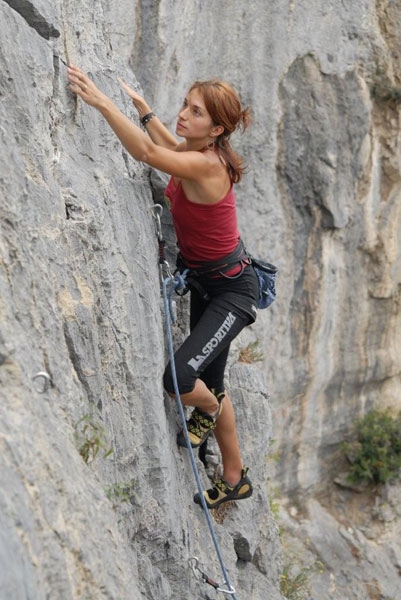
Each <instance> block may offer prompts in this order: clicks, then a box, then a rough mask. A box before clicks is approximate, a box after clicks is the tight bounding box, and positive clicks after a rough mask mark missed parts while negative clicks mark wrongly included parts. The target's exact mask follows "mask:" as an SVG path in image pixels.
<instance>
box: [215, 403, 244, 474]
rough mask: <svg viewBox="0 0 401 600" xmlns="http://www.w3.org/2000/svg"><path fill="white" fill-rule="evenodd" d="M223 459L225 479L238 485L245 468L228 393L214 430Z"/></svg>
mask: <svg viewBox="0 0 401 600" xmlns="http://www.w3.org/2000/svg"><path fill="white" fill-rule="evenodd" d="M214 435H215V438H216V441H217V443H218V445H219V449H220V452H221V458H222V461H223V479H224V481H226V482H227V483H228V484H229V485H236V484H237V483H238V481H239V480H240V479H241V472H242V468H243V464H242V459H241V452H240V447H239V441H238V435H237V427H236V425H235V414H234V409H233V405H232V402H231V399H230V397H229V396H228V394H227V393H226V394H225V396H224V400H223V410H222V412H221V415H220V417H219V418H218V419H217V422H216V429H215V430H214Z"/></svg>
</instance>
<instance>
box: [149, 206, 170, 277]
mask: <svg viewBox="0 0 401 600" xmlns="http://www.w3.org/2000/svg"><path fill="white" fill-rule="evenodd" d="M150 210H151V211H152V217H153V219H154V221H155V228H156V235H157V241H158V244H159V271H160V280H161V282H162V281H163V271H164V269H165V271H166V273H167V276H168V277H170V279H174V276H173V274H172V272H171V269H170V265H169V263H168V261H167V259H166V255H165V252H164V248H165V246H166V242H165V241H164V239H163V233H162V222H161V216H162V214H163V207H162V205H161V204H154V205H153V206H152V207H151V209H150Z"/></svg>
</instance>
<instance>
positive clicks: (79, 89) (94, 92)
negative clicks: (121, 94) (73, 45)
mask: <svg viewBox="0 0 401 600" xmlns="http://www.w3.org/2000/svg"><path fill="white" fill-rule="evenodd" d="M68 79H69V82H70V90H71V92H72V93H73V94H75V95H76V96H79V97H80V98H82V100H83V101H84V102H86V104H89V106H94V107H95V108H98V107H99V106H100V104H101V103H102V102H104V100H105V99H107V96H105V95H104V94H103V93H102V92H101V91H100V90H99V89H98V88H97V87H96V86H95V84H94V83H93V81H92V80H91V79H89V77H88V76H87V75H85V73H84V72H83V71H81V69H79V68H78V67H75V66H74V65H71V64H69V65H68Z"/></svg>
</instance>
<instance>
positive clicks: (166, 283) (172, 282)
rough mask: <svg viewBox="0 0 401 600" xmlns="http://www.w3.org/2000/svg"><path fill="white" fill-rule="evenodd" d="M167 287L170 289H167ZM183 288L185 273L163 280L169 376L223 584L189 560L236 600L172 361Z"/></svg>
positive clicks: (220, 589)
mask: <svg viewBox="0 0 401 600" xmlns="http://www.w3.org/2000/svg"><path fill="white" fill-rule="evenodd" d="M169 287H170V289H168V288H169ZM184 287H185V273H183V274H180V273H177V274H176V275H175V276H169V277H166V278H165V279H163V305H164V315H165V322H166V333H167V343H168V351H169V356H170V365H171V375H172V379H173V385H174V392H175V397H176V400H177V406H178V411H179V413H180V417H181V421H182V429H183V432H184V437H185V442H186V445H187V448H188V452H189V457H190V460H191V465H192V470H193V472H194V475H195V479H196V484H197V487H198V491H199V496H200V500H201V504H202V508H203V511H204V514H205V517H206V521H207V524H208V527H209V530H210V535H211V537H212V540H213V543H214V546H215V549H216V553H217V557H218V559H219V562H220V567H221V571H222V573H223V577H224V583H223V584H218V583H217V582H215V581H213V579H211V578H210V577H208V576H207V575H206V574H205V573H204V572H203V571H201V569H200V568H199V566H198V562H199V561H198V559H197V558H196V557H193V558H192V559H190V563H191V562H192V563H193V564H192V569H193V571H194V573H195V570H198V571H199V573H200V574H201V577H202V581H204V582H205V583H208V584H209V585H211V586H212V587H214V589H215V590H216V591H218V592H222V593H223V594H228V595H230V596H231V597H232V598H233V599H234V600H236V596H235V589H234V588H233V587H232V585H231V584H230V580H229V577H228V573H227V569H226V567H225V564H224V560H223V557H222V554H221V550H220V546H219V543H218V540H217V537H216V533H215V531H214V528H213V523H212V519H211V516H210V512H209V509H208V506H207V504H206V501H205V497H204V495H203V489H202V483H201V480H200V476H199V471H198V467H197V466H196V461H195V456H194V452H193V450H192V446H191V442H190V439H189V435H188V428H187V423H186V419H185V413H184V408H183V405H182V402H181V396H180V392H179V389H178V382H177V372H176V368H175V361H174V347H173V334H172V330H171V324H172V323H174V322H175V319H174V313H173V309H172V297H173V294H174V292H175V291H176V290H177V291H180V290H182V289H183V288H184ZM222 585H224V586H227V588H228V589H224V588H223V587H222Z"/></svg>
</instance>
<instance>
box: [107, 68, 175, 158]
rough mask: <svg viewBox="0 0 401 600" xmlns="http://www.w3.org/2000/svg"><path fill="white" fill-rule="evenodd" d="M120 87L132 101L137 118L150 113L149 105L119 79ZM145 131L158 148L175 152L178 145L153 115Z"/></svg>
mask: <svg viewBox="0 0 401 600" xmlns="http://www.w3.org/2000/svg"><path fill="white" fill-rule="evenodd" d="M119 82H120V84H121V87H122V88H123V89H124V90H125V92H127V94H128V96H129V97H130V98H131V99H132V102H133V103H134V106H135V108H136V110H137V111H138V113H139V117H140V118H142V117H144V116H145V115H147V114H149V113H150V112H152V109H151V108H150V106H149V104H147V102H146V101H145V100H144V98H142V96H140V95H139V94H137V93H136V92H135V91H134V90H133V89H132V88H130V87H129V86H128V85H127V84H126V83H125V81H123V80H122V79H119ZM146 131H147V132H148V134H149V135H150V138H151V140H152V141H153V142H154V143H155V144H157V145H158V146H163V147H164V148H169V149H170V150H175V149H176V148H177V146H178V145H179V143H178V142H177V140H176V139H175V137H174V136H173V135H172V134H171V133H170V132H169V130H168V129H167V127H166V126H165V125H163V123H162V122H161V121H160V119H158V117H157V116H156V115H155V116H154V117H152V119H151V120H150V121H149V122H148V123H147V124H146Z"/></svg>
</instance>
